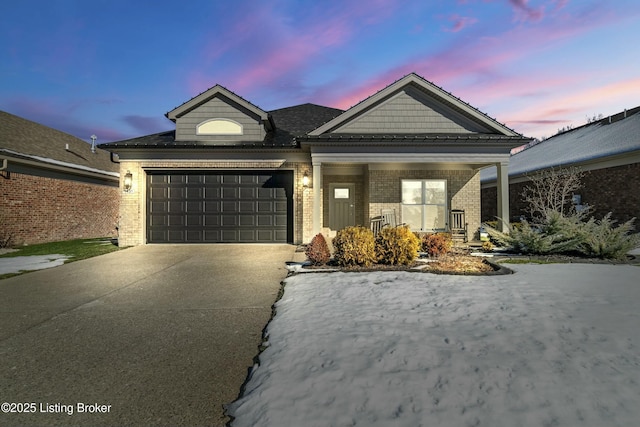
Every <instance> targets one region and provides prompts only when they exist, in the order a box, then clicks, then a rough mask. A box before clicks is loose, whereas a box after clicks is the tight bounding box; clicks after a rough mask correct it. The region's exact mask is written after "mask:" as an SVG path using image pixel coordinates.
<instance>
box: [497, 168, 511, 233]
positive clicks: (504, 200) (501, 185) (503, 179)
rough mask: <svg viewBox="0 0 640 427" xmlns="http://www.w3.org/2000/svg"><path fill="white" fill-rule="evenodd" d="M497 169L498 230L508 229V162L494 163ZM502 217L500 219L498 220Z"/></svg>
mask: <svg viewBox="0 0 640 427" xmlns="http://www.w3.org/2000/svg"><path fill="white" fill-rule="evenodd" d="M496 169H497V170H498V179H497V185H498V187H497V190H498V218H499V220H498V230H500V231H502V232H504V233H506V232H508V231H509V227H508V224H509V221H510V218H509V163H508V162H507V163H496ZM500 219H502V221H500Z"/></svg>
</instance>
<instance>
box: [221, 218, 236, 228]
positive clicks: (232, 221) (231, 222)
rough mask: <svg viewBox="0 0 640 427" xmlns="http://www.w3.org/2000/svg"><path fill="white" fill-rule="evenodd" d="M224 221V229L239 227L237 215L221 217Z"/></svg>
mask: <svg viewBox="0 0 640 427" xmlns="http://www.w3.org/2000/svg"><path fill="white" fill-rule="evenodd" d="M220 218H221V219H222V224H220V225H222V226H223V227H237V226H238V225H240V224H238V217H237V216H236V215H222V216H221V217H220Z"/></svg>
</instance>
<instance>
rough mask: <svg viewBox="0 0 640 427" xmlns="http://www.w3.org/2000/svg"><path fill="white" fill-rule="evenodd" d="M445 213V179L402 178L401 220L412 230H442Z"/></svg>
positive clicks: (445, 223)
mask: <svg viewBox="0 0 640 427" xmlns="http://www.w3.org/2000/svg"><path fill="white" fill-rule="evenodd" d="M446 214H447V181H446V180H444V179H422V180H417V179H404V180H402V222H404V223H405V224H407V225H409V227H411V229H412V230H414V231H437V230H444V229H446V227H447V220H446V218H447V215H446Z"/></svg>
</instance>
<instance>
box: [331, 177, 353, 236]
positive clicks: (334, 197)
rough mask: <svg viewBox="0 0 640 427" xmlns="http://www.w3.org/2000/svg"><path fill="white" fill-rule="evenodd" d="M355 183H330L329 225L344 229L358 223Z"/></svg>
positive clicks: (332, 227) (333, 227) (335, 228)
mask: <svg viewBox="0 0 640 427" xmlns="http://www.w3.org/2000/svg"><path fill="white" fill-rule="evenodd" d="M354 189H355V184H329V227H330V228H331V229H332V230H342V229H343V228H345V227H350V226H353V225H356V208H355V194H354V193H355V191H354Z"/></svg>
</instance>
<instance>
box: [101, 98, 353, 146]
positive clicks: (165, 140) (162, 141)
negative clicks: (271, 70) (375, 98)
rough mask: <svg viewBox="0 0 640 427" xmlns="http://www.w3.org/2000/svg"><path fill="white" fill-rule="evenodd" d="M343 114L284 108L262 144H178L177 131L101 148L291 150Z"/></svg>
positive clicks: (327, 109) (303, 107)
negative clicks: (300, 140)
mask: <svg viewBox="0 0 640 427" xmlns="http://www.w3.org/2000/svg"><path fill="white" fill-rule="evenodd" d="M341 113H342V110H339V109H337V108H330V107H323V106H321V105H315V104H302V105H296V106H293V107H287V108H280V109H278V110H273V111H270V112H269V117H270V120H271V121H272V122H273V124H274V125H275V129H274V130H272V131H271V132H268V133H267V135H266V137H265V138H264V140H262V141H245V142H222V141H216V142H215V143H211V142H206V141H176V140H175V136H176V132H175V130H171V131H167V132H160V133H156V134H153V135H146V136H141V137H138V138H132V139H126V140H123V141H114V142H109V143H105V144H101V145H100V147H102V148H104V149H107V150H113V149H117V148H234V149H235V148H291V147H296V146H297V143H296V141H295V138H296V137H297V136H300V135H303V134H305V133H307V132H309V131H310V130H312V129H315V128H317V127H318V126H321V125H322V124H324V123H326V122H327V121H329V120H331V119H333V118H334V117H336V116H338V115H339V114H341Z"/></svg>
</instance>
